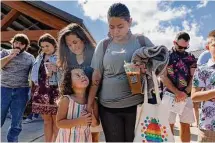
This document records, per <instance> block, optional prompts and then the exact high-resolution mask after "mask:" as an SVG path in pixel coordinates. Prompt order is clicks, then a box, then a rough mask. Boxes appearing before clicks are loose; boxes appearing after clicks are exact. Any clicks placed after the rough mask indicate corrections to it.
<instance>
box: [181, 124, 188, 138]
mask: <svg viewBox="0 0 215 143" xmlns="http://www.w3.org/2000/svg"><path fill="white" fill-rule="evenodd" d="M180 124H181V130H180V137H181V141H182V142H190V124H187V123H180Z"/></svg>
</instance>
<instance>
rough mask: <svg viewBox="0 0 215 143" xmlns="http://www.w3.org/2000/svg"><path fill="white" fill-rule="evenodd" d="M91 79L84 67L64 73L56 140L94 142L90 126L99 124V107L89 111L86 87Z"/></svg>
mask: <svg viewBox="0 0 215 143" xmlns="http://www.w3.org/2000/svg"><path fill="white" fill-rule="evenodd" d="M88 85H89V79H88V78H87V76H86V75H85V73H84V71H83V70H82V69H73V70H68V71H66V72H65V74H64V80H63V82H62V85H61V86H62V87H61V92H62V95H63V96H62V97H61V98H60V101H59V103H58V112H57V126H58V127H59V132H58V136H57V139H56V142H92V134H91V132H90V126H97V125H98V124H99V119H98V107H97V105H96V104H95V105H94V110H93V111H92V113H87V110H86V107H87V106H86V105H87V100H86V95H85V94H86V93H87V92H86V89H87V87H88Z"/></svg>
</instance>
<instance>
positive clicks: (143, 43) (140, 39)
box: [135, 34, 146, 47]
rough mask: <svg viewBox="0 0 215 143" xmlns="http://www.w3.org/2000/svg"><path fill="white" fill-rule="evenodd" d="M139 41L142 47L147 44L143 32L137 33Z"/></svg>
mask: <svg viewBox="0 0 215 143" xmlns="http://www.w3.org/2000/svg"><path fill="white" fill-rule="evenodd" d="M135 36H136V38H137V40H138V42H139V43H140V46H141V47H144V46H146V43H145V36H143V35H142V34H135Z"/></svg>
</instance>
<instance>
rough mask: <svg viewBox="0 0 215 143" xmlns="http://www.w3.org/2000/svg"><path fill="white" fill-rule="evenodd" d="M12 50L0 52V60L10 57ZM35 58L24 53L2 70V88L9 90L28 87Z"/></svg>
mask: <svg viewBox="0 0 215 143" xmlns="http://www.w3.org/2000/svg"><path fill="white" fill-rule="evenodd" d="M10 52H11V50H4V49H3V50H2V51H0V58H4V57H5V56H7V55H9V53H10ZM34 60H35V58H34V56H33V55H31V54H29V53H27V52H25V51H24V52H23V53H21V54H19V55H17V56H16V57H14V58H13V59H12V60H11V61H10V62H9V63H8V64H7V65H6V66H5V67H4V68H2V69H1V86H3V87H9V88H19V87H28V86H29V82H28V77H29V72H30V70H31V68H32V66H33V63H34Z"/></svg>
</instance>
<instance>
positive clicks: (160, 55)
mask: <svg viewBox="0 0 215 143" xmlns="http://www.w3.org/2000/svg"><path fill="white" fill-rule="evenodd" d="M131 62H133V63H136V62H139V63H142V64H145V66H146V74H144V75H143V76H146V79H147V83H148V96H149V98H152V95H151V91H152V90H153V88H154V84H153V80H152V71H155V74H156V76H160V75H161V74H163V72H164V71H165V69H166V66H167V65H168V62H169V52H168V49H167V48H166V47H165V46H163V45H160V46H154V47H142V48H140V49H137V50H136V51H135V52H134V54H133V56H132V60H131ZM143 79H144V78H143ZM143 84H144V81H143Z"/></svg>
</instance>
